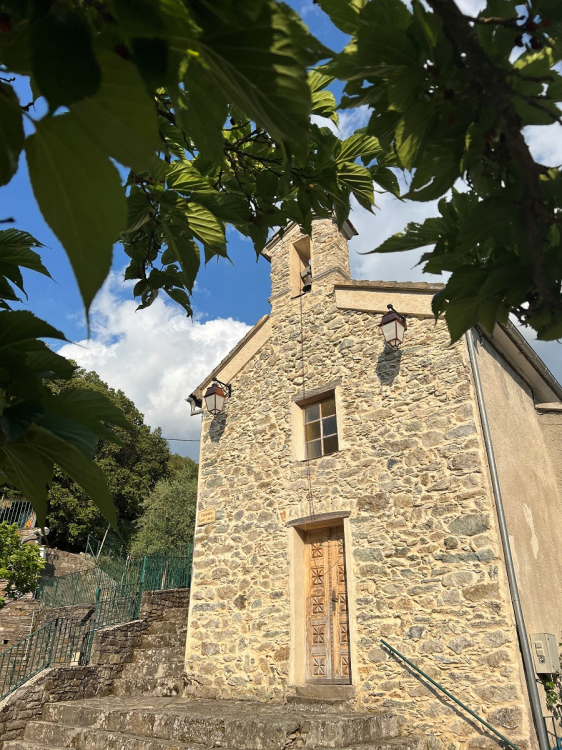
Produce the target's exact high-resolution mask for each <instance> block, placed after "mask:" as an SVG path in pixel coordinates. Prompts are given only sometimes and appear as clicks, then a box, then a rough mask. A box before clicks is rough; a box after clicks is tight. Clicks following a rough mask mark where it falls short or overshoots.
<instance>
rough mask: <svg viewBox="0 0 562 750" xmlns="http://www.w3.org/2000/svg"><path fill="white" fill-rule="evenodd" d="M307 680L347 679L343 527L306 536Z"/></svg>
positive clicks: (347, 632) (346, 615) (348, 671)
mask: <svg viewBox="0 0 562 750" xmlns="http://www.w3.org/2000/svg"><path fill="white" fill-rule="evenodd" d="M306 542H307V543H306V577H307V580H306V591H307V594H306V609H307V611H306V661H307V663H306V680H307V682H338V683H344V684H345V683H349V682H350V676H351V672H350V662H349V620H348V613H347V582H346V575H345V554H344V552H345V550H344V538H343V527H342V526H337V527H333V528H325V529H314V530H312V531H309V532H308V534H307V539H306Z"/></svg>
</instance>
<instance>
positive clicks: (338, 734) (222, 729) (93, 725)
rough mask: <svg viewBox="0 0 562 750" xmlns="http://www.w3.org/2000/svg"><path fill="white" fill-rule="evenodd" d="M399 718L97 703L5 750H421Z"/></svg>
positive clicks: (171, 701)
mask: <svg viewBox="0 0 562 750" xmlns="http://www.w3.org/2000/svg"><path fill="white" fill-rule="evenodd" d="M423 747H424V744H423V741H422V740H420V738H416V737H399V736H398V726H397V720H396V717H395V716H393V715H392V714H390V713H378V714H361V713H353V714H343V713H336V714H321V713H315V712H312V713H308V712H306V711H305V712H300V711H297V710H295V709H294V708H293V709H292V710H290V711H287V710H286V709H285V708H284V707H283V706H280V705H278V706H273V705H269V704H263V703H260V704H256V703H247V702H242V701H213V700H193V699H187V698H149V697H142V696H137V697H125V696H122V697H117V696H110V697H106V698H92V699H90V700H83V701H69V702H68V703H50V704H47V705H46V706H45V707H44V710H43V718H42V720H41V721H31V722H29V723H28V724H27V727H26V730H25V735H24V737H23V738H22V739H20V740H12V741H11V742H6V743H4V749H5V750H62V749H63V748H70V749H71V750H211V748H225V750H297V749H298V748H306V750H311V749H314V750H324V749H325V748H326V749H328V748H329V749H337V750H343V749H344V748H345V749H346V750H422V748H423Z"/></svg>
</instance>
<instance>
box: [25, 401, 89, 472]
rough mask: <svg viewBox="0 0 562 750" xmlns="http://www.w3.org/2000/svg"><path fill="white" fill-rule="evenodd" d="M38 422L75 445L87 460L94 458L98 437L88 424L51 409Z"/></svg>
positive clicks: (43, 427)
mask: <svg viewBox="0 0 562 750" xmlns="http://www.w3.org/2000/svg"><path fill="white" fill-rule="evenodd" d="M37 424H38V426H39V427H41V428H42V429H44V430H48V432H50V433H51V434H52V435H54V436H55V437H57V438H60V440H64V442H65V443H68V444H69V445H72V446H74V447H75V448H76V449H77V450H79V451H80V453H81V454H82V455H83V456H84V458H85V459H86V460H88V461H93V460H94V454H95V451H96V445H97V443H98V438H97V436H96V435H95V434H94V433H93V432H92V430H90V428H89V427H87V426H86V425H84V424H81V423H80V422H77V421H76V420H74V419H70V418H69V417H66V416H64V415H63V414H58V413H57V412H53V411H50V410H49V409H46V410H45V413H44V414H43V416H42V417H41V418H40V419H38V420H37Z"/></svg>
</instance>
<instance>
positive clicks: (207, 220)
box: [185, 201, 226, 257]
mask: <svg viewBox="0 0 562 750" xmlns="http://www.w3.org/2000/svg"><path fill="white" fill-rule="evenodd" d="M185 212H186V217H187V220H188V222H189V228H190V229H191V231H192V232H193V234H194V235H195V237H196V238H197V239H198V240H199V241H200V242H202V243H203V244H204V245H205V246H206V247H208V248H209V249H211V250H213V251H214V253H213V254H215V255H222V256H224V257H226V238H225V235H224V224H222V222H220V221H219V220H218V219H217V218H216V217H215V216H214V215H213V214H212V213H211V212H210V211H209V210H208V209H207V208H205V206H202V205H201V204H199V203H194V202H193V201H189V202H188V203H187V205H186V209H185Z"/></svg>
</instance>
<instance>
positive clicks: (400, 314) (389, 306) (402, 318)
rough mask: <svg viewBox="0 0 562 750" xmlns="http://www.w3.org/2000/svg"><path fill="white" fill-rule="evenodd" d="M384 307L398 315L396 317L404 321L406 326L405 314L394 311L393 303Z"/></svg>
mask: <svg viewBox="0 0 562 750" xmlns="http://www.w3.org/2000/svg"><path fill="white" fill-rule="evenodd" d="M386 309H387V310H388V311H389V312H393V313H395V314H396V315H398V317H399V318H400V320H401V321H402V323H404V326H406V316H405V315H402V313H399V312H396V310H395V309H394V305H387V306H386Z"/></svg>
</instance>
